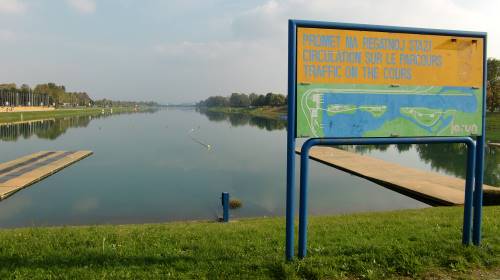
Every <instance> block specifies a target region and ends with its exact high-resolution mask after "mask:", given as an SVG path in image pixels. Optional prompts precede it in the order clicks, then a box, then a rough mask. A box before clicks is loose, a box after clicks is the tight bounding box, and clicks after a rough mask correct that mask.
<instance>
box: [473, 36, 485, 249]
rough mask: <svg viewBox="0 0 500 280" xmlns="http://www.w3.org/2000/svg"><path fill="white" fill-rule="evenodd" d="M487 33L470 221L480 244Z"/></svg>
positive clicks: (474, 242) (475, 243)
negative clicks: (472, 209)
mask: <svg viewBox="0 0 500 280" xmlns="http://www.w3.org/2000/svg"><path fill="white" fill-rule="evenodd" d="M487 40H488V38H487V35H484V44H483V104H482V105H483V106H482V107H483V111H482V122H481V125H482V130H481V132H482V133H481V135H480V136H478V137H477V138H476V174H475V186H474V218H473V223H472V243H473V244H474V245H480V244H481V220H482V218H483V217H482V216H483V215H482V214H483V213H482V212H483V176H484V150H485V148H486V90H487V89H486V85H487V84H488V65H487V63H488V60H487V57H488V55H487V53H486V50H487V48H486V45H487Z"/></svg>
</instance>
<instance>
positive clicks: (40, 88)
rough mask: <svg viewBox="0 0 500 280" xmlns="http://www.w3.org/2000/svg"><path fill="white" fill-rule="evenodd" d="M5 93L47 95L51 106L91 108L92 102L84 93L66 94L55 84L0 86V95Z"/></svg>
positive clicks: (64, 90) (61, 86) (60, 86)
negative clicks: (32, 86)
mask: <svg viewBox="0 0 500 280" xmlns="http://www.w3.org/2000/svg"><path fill="white" fill-rule="evenodd" d="M2 93H4V94H6V93H31V94H33V95H45V94H48V95H49V98H50V104H47V105H52V106H56V107H59V106H91V105H92V104H93V102H94V101H93V100H92V99H91V98H90V97H89V95H88V94H87V93H86V92H67V91H66V87H65V86H63V85H57V84H55V83H46V84H39V85H36V86H35V88H33V89H32V88H31V87H30V86H29V85H27V84H23V85H21V86H20V87H17V85H16V84H15V83H10V84H0V94H2Z"/></svg>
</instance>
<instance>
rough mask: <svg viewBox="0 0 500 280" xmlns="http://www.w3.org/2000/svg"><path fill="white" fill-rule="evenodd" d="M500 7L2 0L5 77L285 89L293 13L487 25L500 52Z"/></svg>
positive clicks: (78, 83)
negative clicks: (290, 21)
mask: <svg viewBox="0 0 500 280" xmlns="http://www.w3.org/2000/svg"><path fill="white" fill-rule="evenodd" d="M499 11H500V1H498V0H475V1H465V0H419V1H416V0H411V1H405V0H358V1H356V0H350V1H346V0H315V1H313V0H288V1H277V0H262V1H260V0H245V1H243V0H227V1H222V0H199V1H194V0H182V1H169V0H163V1H162V0H142V1H139V0H136V1H133V0H100V1H97V0H0V83H6V82H15V83H17V84H18V85H20V84H23V83H27V84H29V85H31V86H34V85H35V84H37V83H46V82H55V83H58V84H64V85H66V87H67V89H68V90H71V91H87V92H88V93H89V94H90V95H91V97H93V98H104V97H106V98H111V99H120V100H155V101H158V102H161V103H172V102H175V103H177V102H190V101H198V100H200V99H203V98H205V97H207V96H210V95H215V94H220V95H228V94H230V93H231V92H247V93H249V92H256V93H266V92H269V91H273V92H281V93H285V90H286V75H287V72H286V69H287V24H288V23H287V20H288V19H289V18H296V19H309V20H324V21H337V22H352V23H367V24H383V25H399V26H415V27H430V28H444V29H458V30H472V31H486V32H488V56H489V57H497V58H500V28H499V26H500V16H499Z"/></svg>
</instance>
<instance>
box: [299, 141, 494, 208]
mask: <svg viewBox="0 0 500 280" xmlns="http://www.w3.org/2000/svg"><path fill="white" fill-rule="evenodd" d="M296 153H297V154H300V149H298V148H297V149H296ZM309 158H311V159H313V160H316V161H318V162H321V163H324V164H327V165H330V166H332V167H335V168H337V169H340V170H342V171H345V172H348V173H350V174H353V175H356V176H359V177H362V178H365V179H367V180H369V181H372V182H374V183H376V184H378V185H381V186H384V187H386V188H388V189H391V190H394V191H396V192H399V193H401V194H404V195H407V196H409V197H412V198H414V199H417V200H419V201H422V202H424V203H427V204H430V205H434V206H438V205H445V206H451V205H463V204H464V196H465V193H464V189H465V180H463V179H459V178H456V177H451V176H446V175H441V174H438V173H435V172H429V171H423V170H419V169H415V168H409V167H404V166H401V165H399V164H395V163H391V162H387V161H384V160H380V159H376V158H373V157H368V156H363V155H360V154H356V153H352V152H347V151H344V150H340V149H336V148H333V147H325V146H316V147H313V148H311V150H310V151H309ZM483 190H484V196H483V197H484V199H483V201H484V204H500V188H495V187H492V186H488V185H484V186H483Z"/></svg>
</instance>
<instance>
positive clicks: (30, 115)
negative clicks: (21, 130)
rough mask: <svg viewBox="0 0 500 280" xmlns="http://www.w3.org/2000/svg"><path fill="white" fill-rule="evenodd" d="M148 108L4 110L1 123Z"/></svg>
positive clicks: (140, 110)
mask: <svg viewBox="0 0 500 280" xmlns="http://www.w3.org/2000/svg"><path fill="white" fill-rule="evenodd" d="M147 110H148V108H142V107H139V108H138V109H137V110H136V108H135V107H111V108H77V109H55V110H48V111H29V112H2V113H0V124H1V123H14V122H22V121H33V120H41V119H49V118H61V117H71V116H93V115H100V114H103V113H105V114H110V113H113V114H120V113H135V112H145V111H147Z"/></svg>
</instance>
